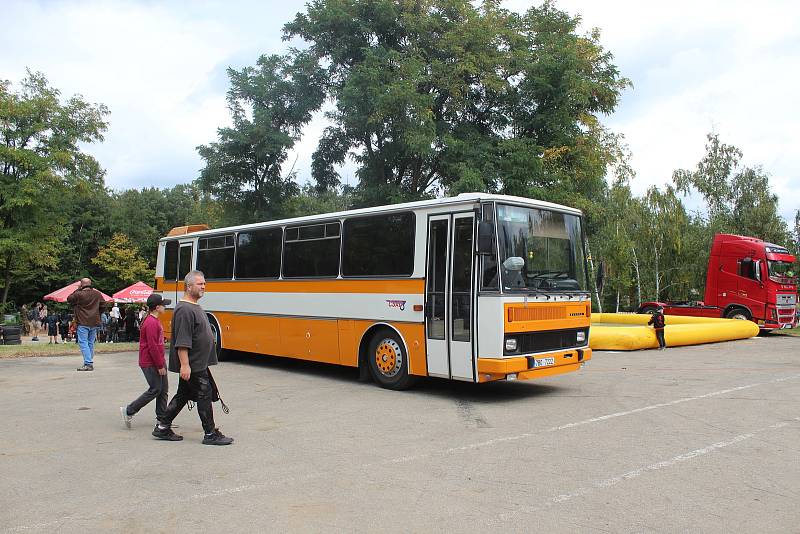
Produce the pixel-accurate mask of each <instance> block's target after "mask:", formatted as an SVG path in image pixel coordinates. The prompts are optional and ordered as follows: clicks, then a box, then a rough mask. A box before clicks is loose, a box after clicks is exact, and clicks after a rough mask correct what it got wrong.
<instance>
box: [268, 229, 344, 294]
mask: <svg viewBox="0 0 800 534" xmlns="http://www.w3.org/2000/svg"><path fill="white" fill-rule="evenodd" d="M332 223H336V224H338V225H339V235H337V236H333V237H327V235H326V236H325V237H317V238H311V239H300V228H303V227H308V226H324V227H326V230H325V232H326V234H327V225H328V224H332ZM294 228H297V239H292V240H291V241H287V239H286V235H287V234H288V230H289V229H294ZM332 239H338V240H339V268H338V269H337V271H336V276H333V275H326V276H286V274H285V273H284V272H283V270H284V268H285V267H286V261H285V258H286V243H287V242H291V243H300V242H303V241H328V240H332ZM341 277H342V220H341V219H320V220H318V221H313V222H310V221H309V222H305V223H303V224H293V225H288V224H287V225H286V226H283V241H282V246H281V272H280V280H337V279H340V278H341Z"/></svg>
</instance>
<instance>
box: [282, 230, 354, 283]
mask: <svg viewBox="0 0 800 534" xmlns="http://www.w3.org/2000/svg"><path fill="white" fill-rule="evenodd" d="M340 242H341V236H340V232H339V224H338V223H328V224H314V225H307V226H296V227H292V228H287V229H286V241H285V243H284V245H283V277H284V278H323V277H324V278H336V277H337V276H339V244H340Z"/></svg>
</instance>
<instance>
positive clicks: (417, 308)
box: [414, 304, 423, 311]
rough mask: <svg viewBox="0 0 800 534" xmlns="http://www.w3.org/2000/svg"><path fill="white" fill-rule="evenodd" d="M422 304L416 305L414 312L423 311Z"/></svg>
mask: <svg viewBox="0 0 800 534" xmlns="http://www.w3.org/2000/svg"><path fill="white" fill-rule="evenodd" d="M422 309H423V308H422V304H414V311H422Z"/></svg>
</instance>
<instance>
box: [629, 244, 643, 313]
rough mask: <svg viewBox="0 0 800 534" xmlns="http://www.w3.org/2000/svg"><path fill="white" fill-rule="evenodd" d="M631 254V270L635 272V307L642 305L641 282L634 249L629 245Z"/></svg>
mask: <svg viewBox="0 0 800 534" xmlns="http://www.w3.org/2000/svg"><path fill="white" fill-rule="evenodd" d="M631 252H633V269H634V270H635V271H636V297H637V303H636V307H637V308H638V307H639V306H641V305H642V280H641V278H640V277H639V259H638V258H637V257H636V247H634V246H633V245H631Z"/></svg>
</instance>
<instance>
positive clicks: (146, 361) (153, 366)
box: [119, 293, 172, 428]
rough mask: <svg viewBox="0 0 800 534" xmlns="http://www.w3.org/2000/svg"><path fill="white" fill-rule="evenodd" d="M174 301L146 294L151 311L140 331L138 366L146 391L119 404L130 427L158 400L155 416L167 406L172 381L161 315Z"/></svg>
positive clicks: (158, 295) (124, 420)
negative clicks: (130, 401)
mask: <svg viewBox="0 0 800 534" xmlns="http://www.w3.org/2000/svg"><path fill="white" fill-rule="evenodd" d="M171 302H172V301H171V300H169V299H165V298H163V297H162V296H161V295H160V294H158V293H153V294H151V295H150V296H149V297H147V308H148V310H149V313H148V314H147V317H145V318H144V321H142V325H141V327H140V330H139V367H141V368H142V374H144V378H145V380H147V385H148V386H149V387H148V388H147V391H145V392H144V393H142V394H141V395H140V396H139V398H138V399H136V400H135V401H133V402H132V403H130V404H129V405H127V406H120V409H119V411H120V413H121V414H122V422H123V423H124V424H125V427H127V428H130V427H131V420H132V419H133V416H134V415H136V414H137V413H138V412H139V410H141V409H142V408H144V407H145V406H147V404H148V403H149V402H150V401H151V400H153V399H156V417H157V418H160V417H161V416H162V415H164V411H165V410H166V409H167V393H168V387H169V384H168V382H167V366H166V362H165V360H164V328H163V327H162V326H161V321H159V320H158V316H159V315H161V314H162V313H163V312H164V306H167V305H169V304H170V303H171Z"/></svg>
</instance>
